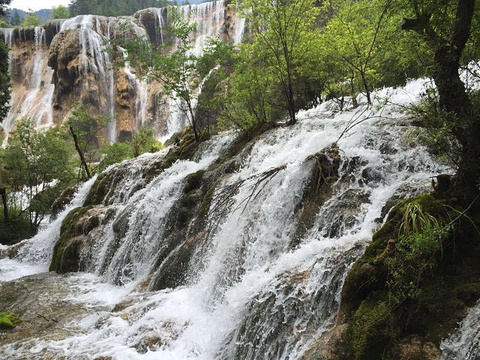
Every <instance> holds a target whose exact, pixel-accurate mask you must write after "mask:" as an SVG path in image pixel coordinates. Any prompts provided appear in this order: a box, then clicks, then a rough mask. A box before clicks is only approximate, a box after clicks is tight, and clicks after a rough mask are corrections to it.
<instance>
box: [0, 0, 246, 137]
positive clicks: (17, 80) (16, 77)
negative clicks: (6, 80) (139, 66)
mask: <svg viewBox="0 0 480 360" xmlns="http://www.w3.org/2000/svg"><path fill="white" fill-rule="evenodd" d="M168 12H169V9H168V8H161V9H156V8H149V9H145V10H141V11H139V12H137V13H136V14H134V15H133V16H131V17H121V18H107V17H102V16H93V15H85V16H78V17H76V18H72V19H68V20H54V21H50V22H48V23H47V24H45V25H44V26H42V27H35V28H33V27H29V28H21V29H0V36H3V38H4V39H5V41H6V42H7V43H8V45H9V46H10V49H11V52H10V73H11V77H12V100H11V110H10V113H9V115H8V117H7V119H5V120H4V122H3V124H2V125H1V126H2V127H3V130H4V131H5V132H6V133H8V132H9V131H11V130H12V129H13V128H14V123H15V121H16V120H17V119H20V118H23V117H28V118H31V119H32V120H34V121H35V122H36V124H37V127H39V128H40V127H50V126H54V125H58V124H61V123H62V122H64V121H65V120H66V119H67V118H68V114H69V111H70V109H71V108H72V107H73V106H74V104H75V103H76V102H77V101H80V102H82V103H85V104H87V105H88V108H89V111H90V112H91V115H93V116H95V115H105V116H109V117H111V118H114V119H115V121H113V122H112V123H111V125H110V127H109V129H108V133H105V137H106V138H107V139H108V140H110V141H116V140H124V139H128V138H129V137H131V135H132V132H135V131H136V129H138V127H139V126H141V125H147V126H150V127H152V128H153V129H154V131H155V134H156V135H157V136H159V137H165V136H168V135H169V134H171V133H173V132H175V131H178V130H180V129H182V128H183V126H185V120H184V119H182V117H181V116H179V113H178V111H176V105H175V102H174V101H173V100H171V99H169V98H168V97H166V96H164V95H163V94H162V89H161V85H160V84H159V83H156V82H154V81H151V82H149V83H147V82H146V81H144V80H142V79H140V78H139V77H138V76H137V75H136V71H135V69H134V68H132V67H131V66H130V65H129V64H128V63H125V64H124V66H123V67H121V68H116V67H114V66H113V65H112V62H111V59H110V54H109V52H108V49H106V44H107V42H108V40H111V39H113V38H115V37H117V36H120V33H121V31H120V29H121V28H123V27H124V24H125V23H127V24H128V28H129V31H130V32H131V34H130V35H133V36H136V37H146V38H148V39H149V40H150V41H151V42H152V43H153V44H155V45H160V44H162V43H163V42H166V41H167V40H169V39H168V34H166V31H165V28H166V27H168V25H169V23H168V22H169V14H168ZM181 13H182V14H183V16H184V18H185V19H188V20H189V21H192V22H194V23H196V24H197V30H196V32H195V34H194V35H193V38H192V41H193V44H194V50H193V51H195V53H196V54H197V55H200V54H201V53H202V50H203V47H204V45H205V42H206V40H207V39H208V38H211V37H217V38H222V39H224V40H231V41H239V40H240V39H241V34H242V33H243V23H242V21H240V20H238V19H237V18H236V14H235V11H233V10H232V9H231V8H229V7H228V6H227V5H226V4H225V2H224V1H215V2H210V3H205V4H201V5H187V6H182V7H181ZM239 34H240V35H239Z"/></svg>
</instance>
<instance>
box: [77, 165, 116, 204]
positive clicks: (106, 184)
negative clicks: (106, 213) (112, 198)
mask: <svg viewBox="0 0 480 360" xmlns="http://www.w3.org/2000/svg"><path fill="white" fill-rule="evenodd" d="M109 174H110V173H106V172H104V173H101V174H100V175H98V178H97V180H95V183H94V184H93V185H92V188H91V189H90V191H89V192H88V195H87V197H86V199H85V203H84V204H85V206H89V205H99V204H101V203H102V201H103V199H104V198H105V196H106V195H107V193H108V191H109V190H110V188H111V187H110V185H111V183H110V182H111V181H110V180H111V179H110V175H109Z"/></svg>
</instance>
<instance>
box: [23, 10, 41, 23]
mask: <svg viewBox="0 0 480 360" xmlns="http://www.w3.org/2000/svg"><path fill="white" fill-rule="evenodd" d="M41 24H42V19H40V17H39V16H37V15H35V13H34V12H33V10H31V9H30V10H29V11H28V13H27V14H26V15H25V18H24V19H23V22H22V24H21V26H22V27H26V26H40V25H41Z"/></svg>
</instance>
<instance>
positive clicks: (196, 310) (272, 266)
mask: <svg viewBox="0 0 480 360" xmlns="http://www.w3.org/2000/svg"><path fill="white" fill-rule="evenodd" d="M423 88H424V82H422V81H420V80H418V81H415V82H412V83H410V84H408V85H407V87H405V88H403V89H396V90H392V89H385V90H383V91H380V92H378V93H377V94H376V96H377V98H378V99H379V103H380V102H381V103H382V104H387V105H384V106H383V107H373V108H372V109H373V110H372V109H367V108H366V107H365V106H360V108H357V109H355V110H350V111H344V112H339V111H338V108H337V106H336V105H335V104H334V103H332V102H329V103H325V104H322V105H320V106H319V107H318V108H315V109H312V110H309V111H305V112H301V113H300V114H299V122H298V124H297V125H295V126H292V127H279V128H276V129H272V130H270V131H268V132H266V133H265V134H263V135H261V136H260V137H259V138H257V139H256V140H255V141H254V142H253V143H251V144H249V145H247V146H246V147H245V148H244V149H243V150H242V151H241V152H240V153H239V154H238V155H236V159H235V161H236V164H237V167H236V169H235V171H230V172H228V173H226V174H223V175H222V176H219V177H218V178H217V179H215V181H217V183H216V186H215V191H214V193H213V194H211V195H212V201H211V203H210V205H209V210H208V217H207V223H206V224H205V225H204V226H203V228H202V229H203V230H204V231H202V232H198V233H197V232H195V231H194V230H195V224H196V222H197V221H198V219H197V218H196V217H194V218H192V219H189V220H188V221H189V224H190V225H189V231H187V234H186V235H185V236H184V237H183V239H184V240H182V242H181V244H180V245H178V244H177V243H175V241H174V240H173V239H177V238H178V237H176V236H177V235H178V234H172V233H171V232H169V229H170V222H171V219H172V216H173V218H175V217H176V215H175V211H176V210H175V209H176V206H177V205H176V204H178V202H179V201H180V198H181V196H182V194H183V193H184V190H185V187H186V186H187V182H186V179H187V178H188V176H189V175H191V174H193V173H197V172H198V171H199V170H208V169H211V168H212V166H214V164H215V163H216V161H217V159H218V158H219V157H221V156H222V155H223V154H224V153H225V151H226V149H228V148H229V146H230V145H231V144H232V142H233V141H234V138H235V136H234V135H232V134H223V135H218V136H215V137H213V138H212V139H211V140H209V141H207V142H206V143H204V144H203V145H202V146H201V147H200V149H199V150H198V151H197V153H196V155H195V157H194V158H193V159H192V160H183V161H177V162H175V163H174V164H173V165H172V166H170V167H168V168H167V169H165V170H164V171H163V172H160V173H159V174H155V175H154V178H153V179H152V180H151V181H150V182H148V184H147V183H145V180H144V179H145V174H146V173H147V169H151V168H152V167H153V166H155V164H156V163H158V162H159V161H161V160H162V159H163V158H164V157H165V156H166V151H163V152H160V153H157V154H147V155H144V156H142V157H140V158H138V159H136V160H131V161H127V162H124V163H122V164H119V165H116V166H113V167H111V168H110V169H107V173H108V174H110V175H111V176H112V177H115V178H117V182H116V185H115V186H114V187H112V188H109V189H108V192H107V193H106V194H104V195H103V199H102V200H101V201H100V204H97V205H95V206H94V207H93V210H89V211H96V212H97V213H99V214H101V215H100V218H101V221H100V225H98V226H97V227H96V228H95V229H94V230H93V231H91V232H90V233H89V234H88V235H87V236H86V239H87V240H86V241H85V243H86V245H84V247H83V248H82V251H81V254H80V258H81V259H80V262H81V269H82V270H85V272H83V273H78V274H66V275H55V274H53V273H50V274H48V273H45V271H46V269H47V268H48V265H49V262H50V258H51V254H52V248H53V245H54V243H55V241H56V240H57V239H58V238H59V232H60V226H61V222H62V220H63V219H64V218H65V217H66V216H67V213H68V212H69V211H70V210H72V209H73V208H74V207H78V206H79V205H81V204H82V203H83V202H84V201H85V199H86V196H87V193H88V192H89V190H90V188H91V187H92V185H93V182H94V181H95V180H91V181H89V182H88V183H86V184H84V185H83V186H82V187H81V189H79V191H78V193H77V195H76V197H75V199H74V200H73V203H72V204H71V205H70V206H69V207H68V209H66V210H65V211H64V212H63V213H62V214H60V215H59V217H58V218H57V220H55V221H54V222H52V223H51V224H50V225H49V226H48V227H47V228H46V229H44V230H43V231H42V232H41V233H40V234H39V235H37V236H36V237H35V238H33V239H31V240H28V241H27V242H26V243H25V244H24V246H23V247H21V248H20V250H18V254H17V255H16V256H13V259H3V260H0V276H1V281H2V283H1V284H0V287H1V288H0V303H2V304H7V305H8V306H7V308H6V309H5V310H6V311H12V312H16V313H17V314H18V315H19V316H20V317H21V318H22V319H24V321H25V323H27V324H29V323H31V324H34V323H38V322H39V321H40V322H41V324H42V325H43V326H42V327H41V329H42V330H40V331H38V330H37V331H28V329H24V330H19V331H17V332H14V333H12V334H11V335H0V358H2V359H3V358H5V359H110V358H112V359H167V360H185V359H198V360H200V359H202V360H212V359H225V360H231V359H239V360H240V359H241V360H250V359H252V360H253V359H290V360H293V359H301V358H302V355H303V354H304V353H305V351H306V350H308V349H309V346H310V345H311V344H312V343H313V342H315V341H317V340H318V339H319V337H320V336H321V335H322V333H324V332H325V331H326V330H327V329H328V328H329V326H331V325H332V323H333V321H334V319H335V316H336V314H337V311H338V308H339V299H340V291H341V288H342V284H343V281H344V278H345V275H346V273H347V271H348V269H349V267H350V266H351V264H352V263H353V262H354V261H355V259H357V258H358V256H360V255H361V253H362V251H363V250H364V249H365V247H366V245H367V244H368V242H369V240H370V239H371V236H372V233H373V232H374V231H375V230H376V229H377V228H378V227H379V226H380V225H381V222H382V219H383V217H384V216H385V213H386V211H387V210H386V207H385V205H386V204H387V203H388V202H389V200H391V199H398V198H402V197H405V196H408V195H411V194H415V193H418V192H422V191H428V190H429V187H430V182H431V179H430V178H431V177H432V176H435V175H437V174H439V173H442V172H446V171H448V169H446V168H445V167H444V166H442V165H441V164H439V163H437V162H436V161H435V160H434V159H432V158H431V156H430V155H429V154H428V153H427V152H426V151H425V149H424V148H422V147H420V146H412V145H411V144H410V143H409V141H408V137H409V134H410V132H409V129H411V124H410V121H409V119H408V117H407V116H406V115H405V114H404V113H403V108H404V105H407V104H409V103H411V102H412V101H415V100H416V98H417V97H418V94H419V92H420V91H422V90H423ZM352 122H355V123H357V125H356V126H353V127H352V128H351V129H350V130H349V131H348V132H346V133H345V134H343V135H342V133H343V132H344V129H345V128H346V127H348V126H350V125H352ZM337 140H338V141H337ZM334 142H337V144H338V148H339V157H340V164H339V168H338V176H336V177H335V181H334V182H333V183H332V186H331V193H330V194H328V196H327V195H325V200H324V201H323V202H322V204H321V206H319V207H318V209H316V210H315V213H314V214H313V216H311V224H310V225H309V226H305V227H304V228H302V224H303V222H302V219H301V214H302V213H303V214H305V211H303V212H302V211H301V209H304V208H305V206H306V205H305V198H306V194H307V189H308V184H309V179H311V174H312V171H314V169H315V166H316V161H315V155H316V154H318V153H319V152H321V151H324V150H325V149H331V145H332V143H334ZM332 161H333V160H332ZM100 176H102V175H100ZM100 176H99V179H100ZM172 214H173V215H172ZM193 242H195V244H196V246H194V247H193V250H192V251H191V252H190V253H189V256H188V257H186V258H185V260H183V261H177V262H175V261H176V259H178V258H179V257H180V254H181V253H182V251H183V250H184V249H185V247H188V246H190V244H191V243H193ZM0 250H1V252H6V251H7V250H8V249H0ZM1 252H0V254H1ZM172 262H173V263H174V264H182V266H179V267H178V268H175V270H176V271H177V273H176V275H177V276H178V277H180V278H181V279H180V280H178V281H177V282H167V283H166V284H169V286H166V285H165V286H161V284H165V283H162V282H161V281H160V280H158V279H162V276H163V272H166V271H167V270H168V269H170V268H169V264H171V263H172ZM25 275H29V276H27V277H24V276H25ZM19 299H20V300H19ZM471 313H472V314H470V315H469V317H467V319H465V323H464V324H462V329H463V328H468V327H469V326H470V325H469V324H471V323H472V322H473V323H475V321H476V322H477V324H478V309H472V311H471ZM475 316H476V317H475ZM470 318H472V319H470ZM37 328H38V325H37ZM462 329H461V330H460V332H461V333H460V334H459V335H458V336H454V337H452V338H451V339H449V340H448V341H447V342H446V343H445V348H447V347H448V348H452V349H454V350H452V351H456V353H458V354H460V353H461V351H458V350H455V349H457V348H458V347H459V346H457V345H455V344H458V343H459V342H460V343H461V342H462V339H464V338H468V339H471V338H472V339H474V340H473V341H477V342H478V332H477V333H476V334H473V335H472V334H471V333H468V334H464V332H462V331H463V330H462ZM467 332H468V331H467ZM9 336H10V337H9ZM472 336H473V337H472ZM475 339H476V340H475ZM468 341H471V340H468ZM460 347H461V346H460ZM469 351H471V352H478V347H477V348H473V350H469ZM462 354H463V353H462ZM462 356H463V355H462ZM462 356H460V355H458V356H456V357H446V358H445V359H447V358H448V359H453V358H455V359H464V358H467V359H470V360H471V359H477V357H475V356H476V355H472V356H470V357H462Z"/></svg>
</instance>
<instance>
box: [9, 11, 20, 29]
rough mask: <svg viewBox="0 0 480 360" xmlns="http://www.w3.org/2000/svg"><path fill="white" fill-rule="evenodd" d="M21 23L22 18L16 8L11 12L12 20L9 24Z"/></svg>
mask: <svg viewBox="0 0 480 360" xmlns="http://www.w3.org/2000/svg"><path fill="white" fill-rule="evenodd" d="M21 23H22V18H21V17H20V14H19V13H18V11H17V10H15V11H14V12H13V16H12V20H11V22H10V24H12V25H13V26H19V25H20V24H21Z"/></svg>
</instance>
